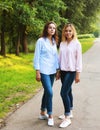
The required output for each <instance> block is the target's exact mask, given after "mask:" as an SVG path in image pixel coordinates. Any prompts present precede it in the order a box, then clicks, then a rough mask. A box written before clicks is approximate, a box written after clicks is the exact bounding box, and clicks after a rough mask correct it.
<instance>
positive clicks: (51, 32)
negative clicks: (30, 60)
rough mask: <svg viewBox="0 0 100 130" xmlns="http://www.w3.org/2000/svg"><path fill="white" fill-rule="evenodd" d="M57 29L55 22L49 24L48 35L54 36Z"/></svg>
mask: <svg viewBox="0 0 100 130" xmlns="http://www.w3.org/2000/svg"><path fill="white" fill-rule="evenodd" d="M55 31H56V26H55V25H54V24H53V23H51V24H49V26H48V36H53V35H54V34H55Z"/></svg>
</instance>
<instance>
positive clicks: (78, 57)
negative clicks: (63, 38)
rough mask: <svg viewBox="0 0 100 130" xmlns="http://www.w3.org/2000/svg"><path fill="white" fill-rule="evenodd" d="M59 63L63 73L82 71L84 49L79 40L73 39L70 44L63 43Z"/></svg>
mask: <svg viewBox="0 0 100 130" xmlns="http://www.w3.org/2000/svg"><path fill="white" fill-rule="evenodd" d="M59 63H60V69H61V70H63V71H77V72H81V71H82V48H81V44H80V42H79V41H78V39H77V40H75V39H73V40H72V41H71V42H70V43H69V44H67V42H61V44H60V50H59Z"/></svg>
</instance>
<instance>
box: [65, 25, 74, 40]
mask: <svg viewBox="0 0 100 130" xmlns="http://www.w3.org/2000/svg"><path fill="white" fill-rule="evenodd" d="M73 35H74V32H73V29H72V28H71V27H70V26H68V27H66V29H65V37H66V39H67V40H72V39H73Z"/></svg>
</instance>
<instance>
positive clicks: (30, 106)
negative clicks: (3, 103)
mask: <svg viewBox="0 0 100 130" xmlns="http://www.w3.org/2000/svg"><path fill="white" fill-rule="evenodd" d="M60 88H61V82H60V80H58V81H55V83H54V87H53V91H54V96H53V114H54V121H55V125H54V126H53V127H49V126H48V125H47V120H39V119H38V116H39V113H40V103H41V97H42V93H43V89H41V90H40V91H39V92H38V93H37V94H36V95H35V96H34V97H33V98H32V99H31V100H29V101H28V102H27V103H25V104H24V105H23V106H21V107H20V108H19V109H18V110H16V111H15V112H14V113H13V114H12V115H11V116H9V117H8V118H7V120H6V126H5V127H3V128H2V129H1V130H58V129H61V128H59V124H60V122H61V120H60V119H58V116H59V115H61V114H63V111H64V109H63V105H62V100H61V97H60ZM73 95H74V110H73V114H74V118H73V119H72V124H71V125H70V126H68V127H67V128H64V129H66V130H100V38H98V39H96V41H95V42H94V45H93V47H92V48H91V49H90V50H89V51H87V52H86V53H85V54H83V72H82V73H81V82H80V83H78V84H75V83H74V84H73Z"/></svg>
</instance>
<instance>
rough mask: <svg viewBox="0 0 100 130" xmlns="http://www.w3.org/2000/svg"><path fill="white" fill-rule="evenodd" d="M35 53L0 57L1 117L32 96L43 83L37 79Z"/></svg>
mask: <svg viewBox="0 0 100 130" xmlns="http://www.w3.org/2000/svg"><path fill="white" fill-rule="evenodd" d="M32 59H33V54H28V55H21V56H20V57H17V56H15V55H7V57H6V58H3V57H0V118H3V117H5V116H6V114H7V113H8V112H9V111H11V109H16V104H18V103H19V104H20V103H22V102H24V101H26V100H28V99H29V98H31V97H32V96H33V95H34V94H35V93H36V92H37V90H39V89H40V87H41V84H40V83H39V82H36V80H35V70H34V69H33V65H32Z"/></svg>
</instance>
